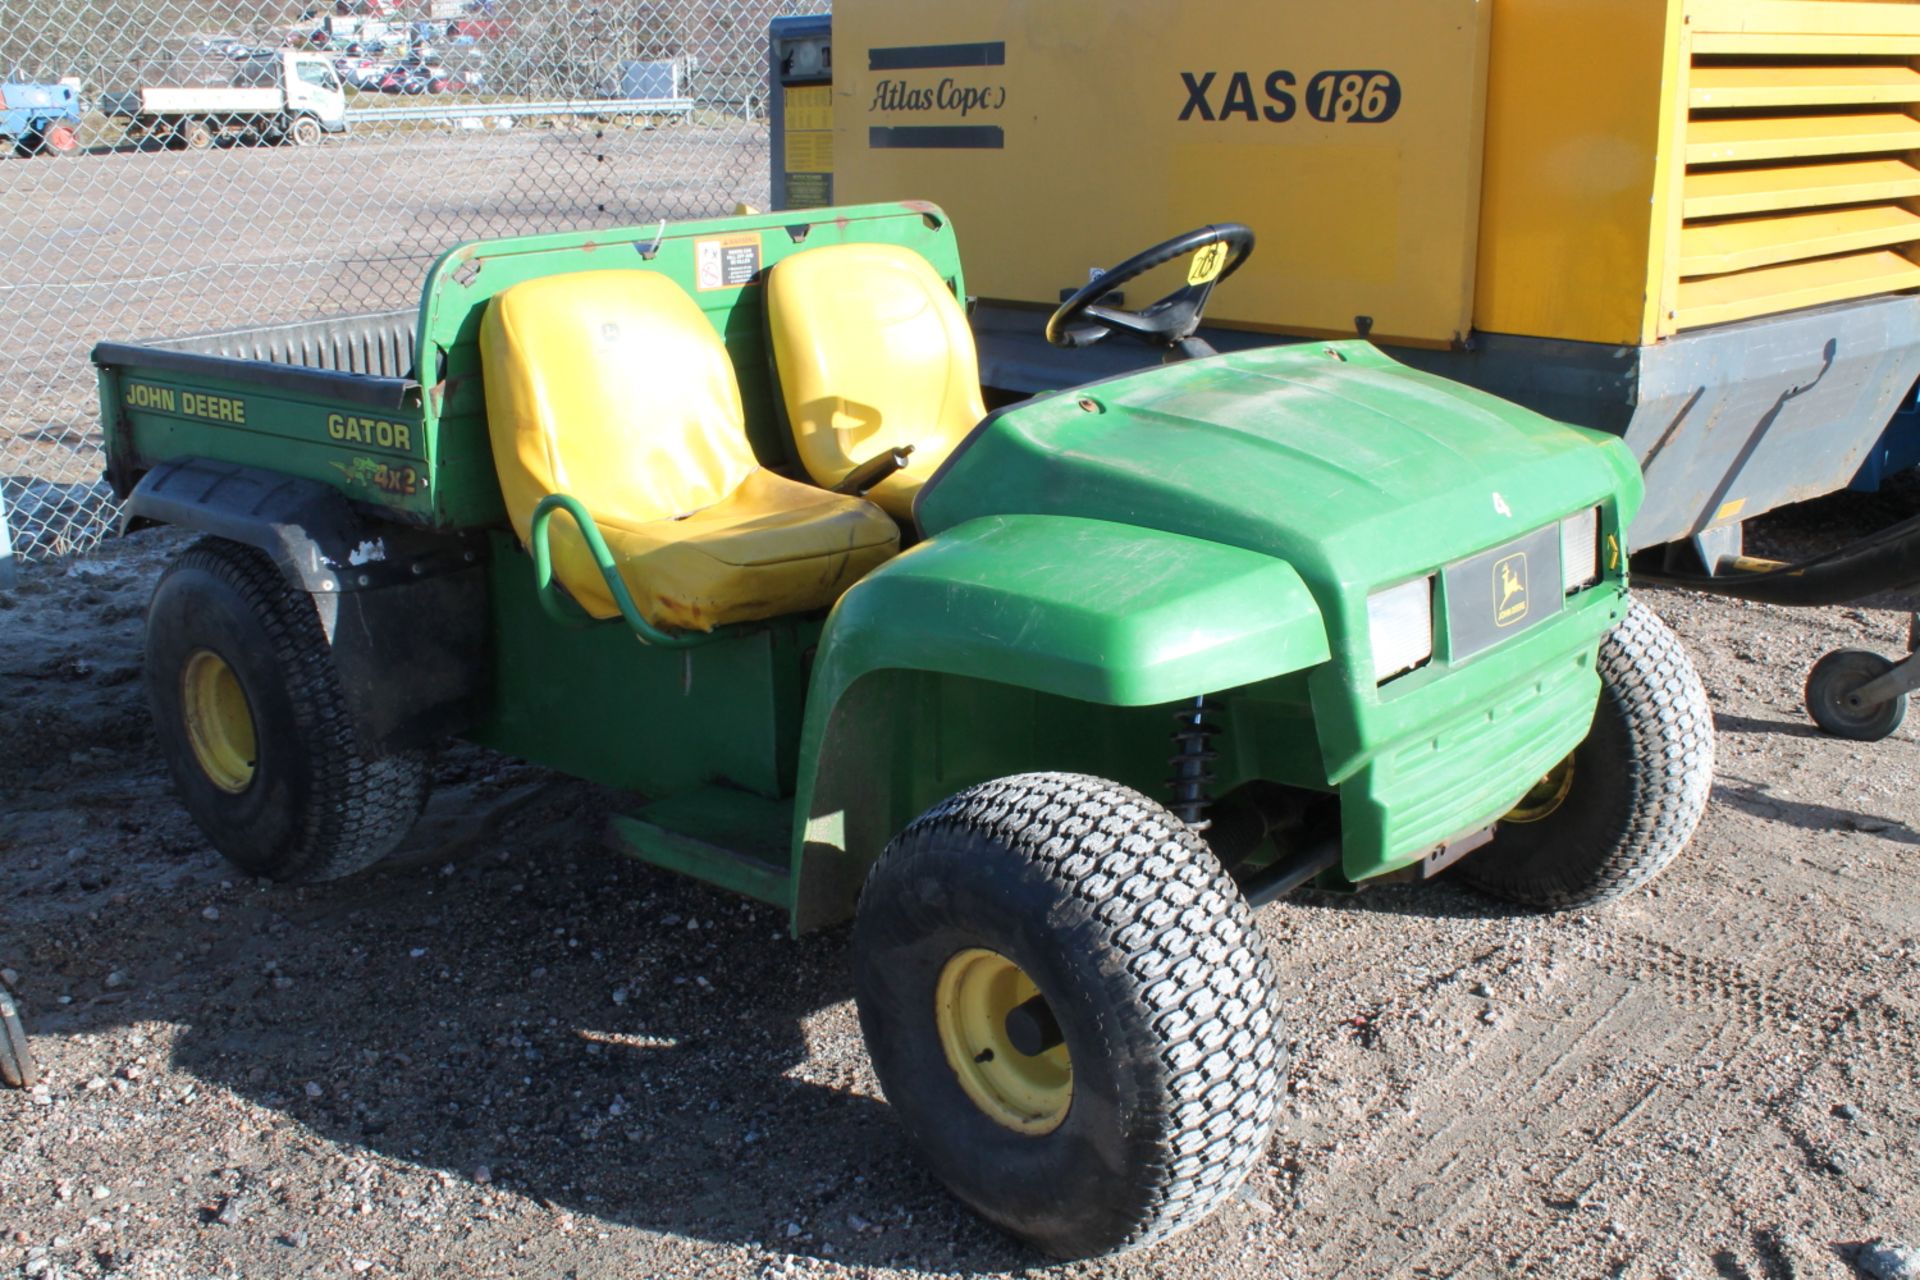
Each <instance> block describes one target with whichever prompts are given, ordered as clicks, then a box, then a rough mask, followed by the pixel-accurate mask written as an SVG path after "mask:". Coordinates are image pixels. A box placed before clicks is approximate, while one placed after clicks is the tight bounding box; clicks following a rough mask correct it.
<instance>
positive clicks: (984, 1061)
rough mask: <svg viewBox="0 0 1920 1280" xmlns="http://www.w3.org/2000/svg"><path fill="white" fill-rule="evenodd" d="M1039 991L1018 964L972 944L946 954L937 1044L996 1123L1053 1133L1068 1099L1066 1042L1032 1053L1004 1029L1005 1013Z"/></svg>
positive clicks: (938, 993) (937, 1003) (938, 994)
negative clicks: (1021, 1048)
mask: <svg viewBox="0 0 1920 1280" xmlns="http://www.w3.org/2000/svg"><path fill="white" fill-rule="evenodd" d="M1039 994H1040V988H1039V987H1036V986H1035V985H1034V984H1033V979H1031V978H1029V977H1028V976H1027V975H1026V972H1025V971H1024V970H1022V969H1021V968H1020V966H1019V965H1017V964H1015V963H1014V962H1013V961H1011V960H1009V959H1007V958H1006V957H1005V956H1003V955H1001V954H1000V953H999V952H997V951H988V950H986V949H985V948H982V947H970V948H968V949H967V950H965V951H962V952H959V953H958V954H956V955H955V956H954V957H953V958H952V959H951V960H948V961H947V964H946V967H945V968H944V969H942V970H941V971H940V983H939V985H938V987H937V988H936V989H935V991H934V997H933V999H934V1021H935V1023H936V1025H937V1026H938V1027H939V1029H940V1047H941V1048H942V1049H944V1050H945V1051H946V1055H947V1065H948V1066H950V1067H952V1068H953V1074H954V1075H955V1076H956V1077H958V1078H959V1081H960V1087H961V1088H962V1089H964V1090H966V1093H967V1096H968V1097H969V1098H971V1099H973V1103H974V1105H975V1106H977V1107H979V1108H980V1109H981V1110H982V1111H984V1112H986V1113H987V1115H988V1116H989V1117H990V1118H992V1119H993V1120H994V1121H995V1122H996V1123H998V1124H1001V1125H1004V1126H1005V1127H1006V1128H1009V1129H1013V1130H1015V1131H1017V1132H1019V1133H1032V1134H1041V1133H1051V1132H1052V1131H1053V1130H1054V1129H1057V1128H1059V1127H1060V1122H1061V1121H1062V1120H1065V1119H1066V1118H1067V1108H1068V1106H1070V1105H1071V1104H1072V1102H1073V1063H1072V1061H1071V1060H1070V1059H1069V1058H1068V1056H1067V1046H1066V1045H1065V1044H1057V1045H1055V1046H1053V1047H1052V1048H1050V1049H1046V1050H1044V1051H1043V1052H1041V1053H1037V1054H1031V1055H1029V1054H1025V1053H1022V1052H1021V1051H1020V1050H1019V1049H1017V1048H1015V1047H1014V1044H1013V1040H1012V1039H1011V1038H1010V1037H1009V1035H1008V1032H1007V1015H1008V1014H1011V1013H1013V1012H1014V1011H1015V1010H1016V1009H1019V1008H1020V1007H1021V1006H1023V1005H1026V1004H1027V1003H1028V1002H1029V1001H1031V1000H1033V999H1034V998H1035V997H1037V996H1039Z"/></svg>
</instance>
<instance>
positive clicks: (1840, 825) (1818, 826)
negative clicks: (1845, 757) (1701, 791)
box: [1713, 774, 1920, 845]
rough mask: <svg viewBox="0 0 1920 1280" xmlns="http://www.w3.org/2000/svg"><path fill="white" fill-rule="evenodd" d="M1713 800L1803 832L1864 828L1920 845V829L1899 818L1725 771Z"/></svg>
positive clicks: (1714, 788) (1881, 835) (1868, 831)
mask: <svg viewBox="0 0 1920 1280" xmlns="http://www.w3.org/2000/svg"><path fill="white" fill-rule="evenodd" d="M1713 800H1714V802H1715V803H1718V804H1727V805H1732V806H1733V807H1734V808H1736V809H1738V810H1740V811H1741V812H1742V813H1750V814H1752V815H1753V816H1754V817H1756V818H1765V819H1767V820H1768V821H1770V822H1783V823H1785V824H1786V825H1788V826H1790V827H1799V828H1800V829H1801V830H1803V831H1864V832H1867V833H1869V834H1872V835H1877V836H1880V837H1881V838H1883V839H1886V840H1891V841H1893V842H1894V843H1896V844H1912V845H1920V831H1915V830H1914V829H1913V828H1912V827H1911V826H1909V825H1908V824H1907V823H1905V822H1902V821H1900V820H1899V819H1898V818H1887V817H1882V816H1880V815H1877V814H1870V813H1863V812H1861V811H1859V810H1857V809H1841V808H1837V807H1835V806H1833V805H1825V804H1810V803H1808V802H1807V801H1805V800H1789V799H1786V798H1785V797H1783V796H1777V795H1774V794H1773V793H1772V792H1771V791H1769V790H1768V788H1767V787H1766V785H1765V784H1763V783H1755V782H1748V781H1747V780H1746V779H1744V778H1729V777H1727V775H1725V774H1722V775H1721V779H1720V780H1719V781H1716V782H1715V783H1714V786H1713Z"/></svg>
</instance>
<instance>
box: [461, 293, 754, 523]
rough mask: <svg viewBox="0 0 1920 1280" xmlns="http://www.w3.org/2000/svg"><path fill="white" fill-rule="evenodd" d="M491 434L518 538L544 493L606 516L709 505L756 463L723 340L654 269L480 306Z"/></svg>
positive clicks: (623, 519)
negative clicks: (569, 498) (484, 309)
mask: <svg viewBox="0 0 1920 1280" xmlns="http://www.w3.org/2000/svg"><path fill="white" fill-rule="evenodd" d="M480 351H481V362H482V368H483V370H484V372H485V379H486V395H487V429H488V433H489V434H490V435H491V437H492V440H493V459H494V467H495V469H496V470H497V471H498V472H499V476H500V491H501V494H502V496H503V497H505V499H506V504H507V514H508V515H509V517H510V518H511V519H512V520H513V526H514V528H515V529H516V530H518V531H519V534H520V537H521V539H522V540H523V541H524V540H525V539H526V538H527V535H528V528H529V526H530V525H531V523H532V520H533V509H534V507H535V506H536V505H537V504H538V503H539V501H540V499H542V498H544V497H546V496H547V495H548V494H550V493H566V494H571V495H572V496H573V497H575V498H577V499H579V500H580V501H581V502H582V503H583V504H585V506H586V508H587V511H588V513H589V514H591V515H592V516H593V517H594V519H595V520H596V521H598V522H600V523H602V524H639V523H645V522H647V521H652V520H665V519H672V518H674V517H676V516H683V515H686V514H688V513H690V512H693V511H698V510H700V509H702V508H704V507H710V506H712V505H714V504H715V503H717V502H719V501H721V500H722V499H724V498H726V497H727V496H728V495H729V494H731V493H733V491H734V490H735V489H738V488H739V487H740V485H741V484H742V483H743V482H744V481H745V480H746V479H747V477H748V476H749V475H751V474H752V473H753V471H754V470H755V469H756V468H757V467H758V465H759V464H758V462H757V461H756V460H755V458H754V456H753V450H752V447H751V446H750V445H749V444H748V443H747V437H746V431H745V426H744V421H745V418H744V414H743V413H742V411H741V407H740V387H739V384H738V383H737V382H736V381H735V380H734V373H733V363H732V361H731V360H729V359H728V357H727V349H726V347H725V345H724V344H723V343H722V342H721V341H720V335H719V334H717V333H715V332H714V329H713V326H712V325H711V324H709V323H708V322H707V318H706V317H705V316H704V315H702V314H701V313H700V308H699V306H698V305H696V304H695V302H694V301H693V299H692V298H690V297H688V296H687V292H686V290H684V289H682V288H681V287H680V286H679V285H677V284H675V283H674V282H673V281H672V280H669V279H668V278H667V277H666V276H664V275H661V274H659V273H658V272H653V271H643V270H625V271H584V272H578V273H574V274H571V275H554V276H542V277H540V278H539V279H537V280H528V281H525V282H523V283H521V284H517V285H514V286H513V287H511V288H509V289H505V290H503V291H502V292H501V293H500V294H499V296H497V297H496V298H494V299H493V301H492V302H491V303H490V304H489V305H488V307H487V314H486V318H485V319H484V320H483V321H482V323H481V329H480Z"/></svg>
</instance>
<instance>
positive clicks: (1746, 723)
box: [1713, 711, 1827, 738]
mask: <svg viewBox="0 0 1920 1280" xmlns="http://www.w3.org/2000/svg"><path fill="white" fill-rule="evenodd" d="M1713 731H1714V732H1715V733H1763V734H1768V735H1774V736H1778V737H1782V738H1825V737H1826V736H1827V735H1826V734H1824V733H1822V732H1820V730H1819V729H1818V728H1817V727H1815V726H1814V725H1812V724H1807V723H1803V722H1801V721H1798V720H1759V719H1756V718H1754V717H1752V716H1737V715H1734V714H1733V713H1732V712H1730V711H1715V712H1714V713H1713Z"/></svg>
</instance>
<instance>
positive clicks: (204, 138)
mask: <svg viewBox="0 0 1920 1280" xmlns="http://www.w3.org/2000/svg"><path fill="white" fill-rule="evenodd" d="M180 145H181V146H183V147H185V148H186V149H187V150H189V151H205V150H206V149H207V148H208V147H211V146H212V145H213V130H212V129H210V128H208V127H207V122H206V121H204V120H185V121H182V122H181V124H180Z"/></svg>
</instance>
